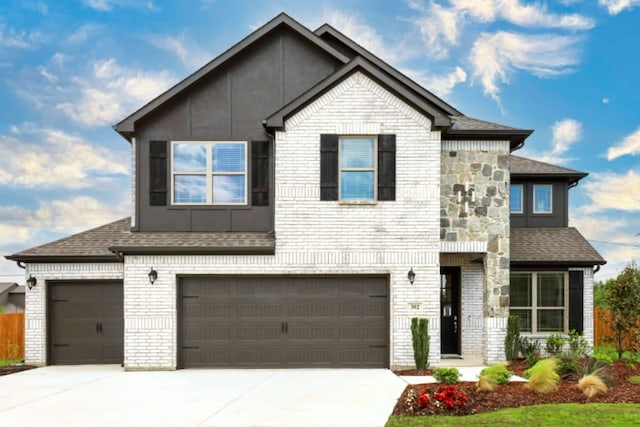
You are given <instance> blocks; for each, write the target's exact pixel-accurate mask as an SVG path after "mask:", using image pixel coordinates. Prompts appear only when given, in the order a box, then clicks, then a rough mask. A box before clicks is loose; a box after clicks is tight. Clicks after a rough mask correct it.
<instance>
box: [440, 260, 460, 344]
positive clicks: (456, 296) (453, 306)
mask: <svg viewBox="0 0 640 427" xmlns="http://www.w3.org/2000/svg"><path fill="white" fill-rule="evenodd" d="M440 325H441V329H440V342H441V348H440V351H441V353H442V354H443V355H445V354H460V269H459V268H441V269H440Z"/></svg>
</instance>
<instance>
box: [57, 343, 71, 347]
mask: <svg viewBox="0 0 640 427" xmlns="http://www.w3.org/2000/svg"><path fill="white" fill-rule="evenodd" d="M53 346H54V347H71V344H54V345H53Z"/></svg>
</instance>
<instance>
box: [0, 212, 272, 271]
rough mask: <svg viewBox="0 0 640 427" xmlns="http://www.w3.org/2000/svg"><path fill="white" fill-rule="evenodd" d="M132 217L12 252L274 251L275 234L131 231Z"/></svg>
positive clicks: (27, 255)
mask: <svg viewBox="0 0 640 427" xmlns="http://www.w3.org/2000/svg"><path fill="white" fill-rule="evenodd" d="M130 228H131V219H130V218H123V219H121V220H119V221H115V222H112V223H110V224H106V225H103V226H101V227H97V228H94V229H91V230H87V231H84V232H81V233H78V234H74V235H72V236H69V237H65V238H62V239H60V240H56V241H54V242H50V243H46V244H44V245H41V246H36V247H35V248H31V249H27V250H24V251H22V252H18V253H16V254H13V255H10V256H9V257H7V258H8V259H12V260H16V261H22V260H24V261H27V260H35V259H38V258H48V259H52V260H54V259H57V260H60V261H63V260H81V259H83V258H88V259H103V260H105V261H108V260H110V261H117V260H118V258H117V257H116V255H115V254H114V253H113V252H112V251H111V250H110V249H113V250H117V251H118V252H122V253H125V254H127V253H183V252H192V253H202V254H206V253H211V254H214V253H228V254H232V253H241V252H247V251H254V252H264V253H268V252H272V251H273V250H274V248H275V237H274V235H273V234H268V233H229V232H224V233H198V232H171V233H162V232H145V233H138V232H131V230H130Z"/></svg>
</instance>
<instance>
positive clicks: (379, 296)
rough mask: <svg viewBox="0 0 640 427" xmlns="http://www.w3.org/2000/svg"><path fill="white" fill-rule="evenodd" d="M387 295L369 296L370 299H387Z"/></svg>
mask: <svg viewBox="0 0 640 427" xmlns="http://www.w3.org/2000/svg"><path fill="white" fill-rule="evenodd" d="M386 297H387V296H386V295H369V298H386Z"/></svg>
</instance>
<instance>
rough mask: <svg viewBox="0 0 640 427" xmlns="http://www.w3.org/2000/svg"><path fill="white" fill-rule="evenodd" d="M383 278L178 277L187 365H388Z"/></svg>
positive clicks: (181, 337)
mask: <svg viewBox="0 0 640 427" xmlns="http://www.w3.org/2000/svg"><path fill="white" fill-rule="evenodd" d="M387 283H388V280H387V278H386V277H360V276H358V277H354V276H348V277H290V276H287V277H273V276H262V277H197V278H183V279H181V286H180V293H179V307H180V316H181V321H180V335H179V343H180V345H179V347H180V362H181V366H182V367H185V368H189V367H291V368H293V367H356V368H372V367H387V366H388V362H387V359H388V349H387V327H388V314H387V313H388V306H389V302H388V299H387V289H388V285H387Z"/></svg>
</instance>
